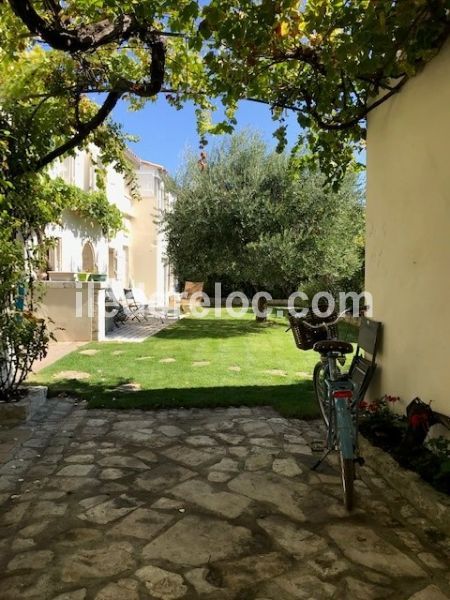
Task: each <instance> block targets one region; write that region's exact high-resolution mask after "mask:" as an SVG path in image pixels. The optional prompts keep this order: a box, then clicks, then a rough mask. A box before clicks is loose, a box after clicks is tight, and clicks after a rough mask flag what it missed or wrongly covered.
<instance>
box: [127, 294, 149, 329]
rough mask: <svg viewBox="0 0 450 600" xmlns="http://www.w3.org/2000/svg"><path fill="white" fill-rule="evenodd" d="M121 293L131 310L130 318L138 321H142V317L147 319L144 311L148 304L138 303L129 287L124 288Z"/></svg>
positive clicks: (146, 309)
mask: <svg viewBox="0 0 450 600" xmlns="http://www.w3.org/2000/svg"><path fill="white" fill-rule="evenodd" d="M123 293H124V296H125V301H126V303H127V306H128V308H129V309H130V311H131V319H132V320H134V319H136V321H138V322H139V323H140V322H141V321H142V319H144V320H145V321H147V314H146V313H147V311H148V304H142V303H138V302H137V301H136V298H135V296H134V292H133V290H132V289H131V288H126V289H124V290H123Z"/></svg>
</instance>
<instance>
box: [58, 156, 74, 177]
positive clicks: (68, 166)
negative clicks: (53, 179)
mask: <svg viewBox="0 0 450 600" xmlns="http://www.w3.org/2000/svg"><path fill="white" fill-rule="evenodd" d="M61 177H62V178H63V179H64V181H65V182H66V183H74V182H75V158H74V157H73V156H66V158H65V159H64V160H63V161H62V163H61Z"/></svg>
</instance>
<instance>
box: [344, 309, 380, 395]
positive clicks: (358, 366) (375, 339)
mask: <svg viewBox="0 0 450 600" xmlns="http://www.w3.org/2000/svg"><path fill="white" fill-rule="evenodd" d="M380 332H381V323H380V322H379V321H374V320H372V319H368V318H367V317H361V325H360V327H359V335H358V346H357V348H356V354H355V356H354V357H353V360H352V363H351V365H350V369H349V378H350V379H351V380H352V381H353V383H354V385H355V394H356V395H357V399H358V402H360V401H361V400H363V399H364V396H365V395H366V392H367V388H368V387H369V384H370V382H371V380H372V377H373V374H374V373H375V369H376V367H377V365H376V362H375V360H376V356H377V351H378V345H379V341H380V340H379V338H380ZM363 352H364V356H363V354H362V353H363Z"/></svg>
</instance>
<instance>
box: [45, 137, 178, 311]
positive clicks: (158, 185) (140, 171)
mask: <svg viewBox="0 0 450 600" xmlns="http://www.w3.org/2000/svg"><path fill="white" fill-rule="evenodd" d="M97 157H98V149H97V148H95V147H92V148H90V149H89V152H86V151H84V150H81V151H77V152H76V155H75V156H74V157H67V158H66V159H64V160H63V161H59V162H56V163H55V164H54V165H53V167H52V169H51V174H52V175H53V176H54V177H58V176H59V177H62V178H63V179H64V180H65V181H66V182H67V183H71V184H73V185H77V186H78V187H80V188H81V189H83V190H85V191H89V190H94V189H96V182H95V169H94V165H93V161H95V160H96V158H97ZM130 158H131V159H132V161H133V162H134V164H135V166H136V171H137V175H138V181H139V184H140V190H141V195H142V200H141V201H140V202H137V201H135V200H133V199H132V198H131V195H130V191H129V189H128V185H127V183H126V181H125V179H124V177H123V175H122V174H121V173H118V172H117V171H115V169H114V168H113V167H112V166H108V167H107V174H106V194H107V197H108V200H109V201H110V202H111V204H114V205H116V206H117V207H118V208H119V209H120V210H121V212H122V214H123V217H124V223H125V230H124V231H120V232H119V233H118V234H117V235H116V236H115V237H114V238H113V239H111V240H107V239H106V238H105V237H104V236H103V235H102V233H101V231H100V228H98V227H91V226H89V225H87V224H86V223H85V221H84V220H83V219H82V218H81V217H79V216H78V215H77V214H76V213H74V212H72V211H70V210H66V211H64V213H63V218H62V224H61V225H57V226H56V225H55V226H51V227H49V228H48V231H47V233H48V234H49V235H50V236H53V237H55V238H60V240H61V261H60V265H59V270H60V271H67V272H75V273H77V272H81V271H83V265H82V250H83V246H84V244H85V243H86V242H91V244H92V246H93V248H94V254H95V268H96V271H97V272H99V273H108V272H110V271H112V270H115V275H116V276H115V284H116V287H119V288H120V287H122V288H123V287H129V286H131V287H134V286H136V287H139V288H140V289H142V290H143V291H144V293H145V294H146V296H147V297H148V298H151V299H152V300H153V301H154V302H155V303H157V304H160V305H165V304H167V302H168V298H169V295H170V294H171V293H172V292H173V282H172V278H171V277H170V276H169V269H168V266H167V265H166V260H165V249H166V241H165V239H164V236H163V235H162V234H161V233H160V232H159V231H158V228H157V226H156V225H155V223H154V221H155V218H156V217H157V215H158V211H159V210H160V209H161V208H164V207H165V206H166V204H167V203H168V202H173V201H174V199H173V197H171V196H169V195H168V194H167V193H166V192H165V189H164V183H163V180H162V173H163V171H164V169H163V167H161V166H159V165H156V164H153V163H150V162H148V161H142V160H140V159H139V158H137V157H134V156H133V155H131V153H130ZM109 249H111V250H113V251H114V253H115V257H116V261H115V262H116V264H117V267H116V269H110V268H109V260H110V256H111V253H110V252H109Z"/></svg>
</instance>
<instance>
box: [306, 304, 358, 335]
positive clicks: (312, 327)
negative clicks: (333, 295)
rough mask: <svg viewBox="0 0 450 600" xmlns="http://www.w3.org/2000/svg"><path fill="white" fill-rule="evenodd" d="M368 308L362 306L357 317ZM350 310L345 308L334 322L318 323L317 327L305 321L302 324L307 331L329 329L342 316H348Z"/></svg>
mask: <svg viewBox="0 0 450 600" xmlns="http://www.w3.org/2000/svg"><path fill="white" fill-rule="evenodd" d="M368 308H369V307H368V306H363V307H362V308H361V309H360V311H359V313H358V314H359V316H361V314H362V313H364V311H366V310H367V309H368ZM351 310H352V309H351V308H346V309H345V310H343V311H342V312H341V313H339V314H338V316H337V317H336V319H334V321H323V322H322V323H319V324H318V325H312V324H311V323H308V322H307V321H306V319H305V320H304V321H303V323H304V325H306V327H308V328H309V329H321V328H325V329H328V327H331V326H332V325H336V323H337V322H338V321H340V320H341V319H342V317H343V316H344V315H346V314H348V313H349V312H350V311H351Z"/></svg>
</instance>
